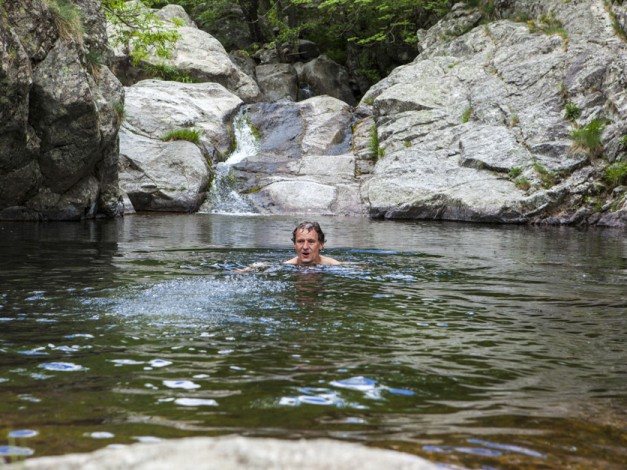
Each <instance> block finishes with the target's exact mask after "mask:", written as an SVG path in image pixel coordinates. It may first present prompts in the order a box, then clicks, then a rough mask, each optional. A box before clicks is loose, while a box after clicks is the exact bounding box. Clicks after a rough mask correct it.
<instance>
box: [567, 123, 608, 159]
mask: <svg viewBox="0 0 627 470" xmlns="http://www.w3.org/2000/svg"><path fill="white" fill-rule="evenodd" d="M604 127H605V122H604V121H603V120H602V119H593V120H592V121H590V123H589V124H587V125H586V126H583V127H578V128H576V129H573V131H572V132H571V134H570V135H571V137H572V138H573V140H574V146H575V148H580V149H583V150H585V151H586V152H587V153H588V155H590V156H591V157H594V156H598V155H600V154H601V152H602V151H603V144H602V143H601V134H602V133H603V128H604Z"/></svg>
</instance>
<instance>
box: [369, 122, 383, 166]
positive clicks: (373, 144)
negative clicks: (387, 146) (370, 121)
mask: <svg viewBox="0 0 627 470" xmlns="http://www.w3.org/2000/svg"><path fill="white" fill-rule="evenodd" d="M368 148H369V149H370V153H371V154H372V155H374V159H375V160H377V159H378V158H379V157H383V155H384V151H383V149H382V148H381V147H379V133H378V132H377V126H372V129H370V145H369V147H368Z"/></svg>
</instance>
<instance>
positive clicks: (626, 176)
mask: <svg viewBox="0 0 627 470" xmlns="http://www.w3.org/2000/svg"><path fill="white" fill-rule="evenodd" d="M603 179H604V180H605V181H606V182H607V183H608V184H609V185H610V186H612V187H616V186H620V185H622V184H626V183H627V162H614V163H612V164H611V165H608V166H607V167H606V168H605V170H604V172H603Z"/></svg>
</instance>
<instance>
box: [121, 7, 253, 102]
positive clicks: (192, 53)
mask: <svg viewBox="0 0 627 470" xmlns="http://www.w3.org/2000/svg"><path fill="white" fill-rule="evenodd" d="M155 14H156V16H157V17H158V18H159V19H160V20H161V21H162V22H163V26H164V27H166V28H170V29H176V31H177V32H178V34H179V38H178V40H177V41H176V42H175V43H174V44H173V47H172V50H171V52H170V55H169V56H168V57H167V58H164V57H159V56H158V55H156V54H149V55H148V56H147V57H145V58H142V59H141V61H140V63H139V69H136V68H133V67H130V68H128V67H129V64H130V62H131V61H130V58H129V53H131V52H132V51H133V47H132V44H131V45H130V47H129V48H128V50H127V49H125V48H124V47H122V45H120V44H111V46H112V48H113V49H114V51H115V62H116V70H117V71H118V73H119V74H120V75H124V76H125V77H126V79H129V80H131V81H133V80H140V79H144V78H147V77H149V76H150V74H151V73H152V72H151V70H159V69H168V70H176V71H178V73H179V74H180V75H181V76H187V77H189V78H190V79H191V80H193V81H197V82H214V83H219V84H221V85H223V86H224V87H226V88H227V89H228V90H230V91H231V92H233V93H235V94H236V95H237V96H239V97H240V98H241V99H242V100H244V101H246V102H254V101H257V100H258V99H259V96H260V91H259V86H258V85H257V83H256V82H255V80H254V79H253V78H252V77H250V76H248V75H247V74H245V73H244V72H243V71H242V70H241V69H240V68H239V67H238V66H237V65H236V64H235V63H234V62H233V61H232V60H231V58H230V57H229V55H228V53H227V52H226V49H225V48H224V46H223V45H222V44H221V43H220V42H219V41H218V40H217V39H216V38H214V37H213V36H212V35H210V34H209V33H207V32H205V31H202V30H200V29H198V28H197V27H196V25H195V24H194V23H193V21H192V20H191V19H190V18H189V16H188V15H187V13H186V12H185V10H184V9H183V8H182V7H180V6H177V5H167V6H166V7H164V8H163V9H162V10H157V11H156V12H155ZM181 23H182V25H181ZM120 27H122V26H119V25H112V24H110V25H109V29H110V36H111V37H112V38H113V37H115V36H116V34H117V32H118V28H120ZM146 70H147V72H146ZM132 77H135V78H132ZM127 84H132V83H127Z"/></svg>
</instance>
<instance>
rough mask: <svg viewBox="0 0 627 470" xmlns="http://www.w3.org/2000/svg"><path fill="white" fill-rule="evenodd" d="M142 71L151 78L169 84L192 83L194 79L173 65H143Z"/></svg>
mask: <svg viewBox="0 0 627 470" xmlns="http://www.w3.org/2000/svg"><path fill="white" fill-rule="evenodd" d="M143 69H144V70H145V72H146V73H148V74H149V75H151V76H153V77H157V78H160V79H161V80H165V81H169V82H183V83H193V82H194V79H192V77H190V75H189V73H188V72H186V71H181V70H180V69H178V68H176V67H175V66H173V65H168V64H164V63H161V64H154V65H153V64H145V65H144V66H143Z"/></svg>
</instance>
